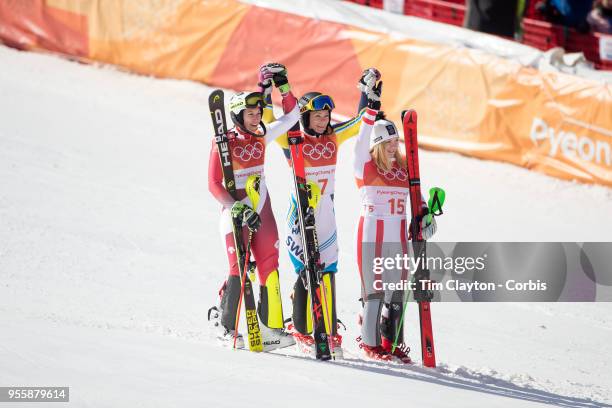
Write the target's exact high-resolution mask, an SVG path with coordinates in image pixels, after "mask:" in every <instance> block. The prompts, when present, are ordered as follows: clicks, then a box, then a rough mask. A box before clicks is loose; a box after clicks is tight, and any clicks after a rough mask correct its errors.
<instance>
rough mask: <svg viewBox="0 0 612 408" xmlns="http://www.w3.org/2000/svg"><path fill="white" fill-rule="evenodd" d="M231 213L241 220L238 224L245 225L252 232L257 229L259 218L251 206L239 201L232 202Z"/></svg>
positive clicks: (259, 223)
mask: <svg viewBox="0 0 612 408" xmlns="http://www.w3.org/2000/svg"><path fill="white" fill-rule="evenodd" d="M231 213H232V217H234V218H235V219H236V220H239V221H241V223H240V224H241V225H246V226H247V227H248V229H249V230H250V231H252V232H255V231H257V230H258V229H259V226H260V225H261V218H259V214H257V211H254V210H253V209H252V208H251V207H249V206H248V205H246V204H244V203H242V202H240V201H236V202H235V203H234V205H233V206H232V210H231Z"/></svg>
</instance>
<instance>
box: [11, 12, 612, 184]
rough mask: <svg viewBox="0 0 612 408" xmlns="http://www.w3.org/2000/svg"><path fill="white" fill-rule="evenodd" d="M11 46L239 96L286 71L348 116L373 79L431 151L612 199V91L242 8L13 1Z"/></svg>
mask: <svg viewBox="0 0 612 408" xmlns="http://www.w3.org/2000/svg"><path fill="white" fill-rule="evenodd" d="M0 39H1V40H2V41H4V42H6V43H8V44H11V45H14V46H18V47H19V48H24V49H37V48H41V49H46V50H51V51H55V52H60V53H63V54H65V55H68V56H70V57H74V58H84V59H87V60H95V61H101V62H104V63H109V64H115V65H118V66H122V67H125V68H127V69H130V70H132V71H134V72H138V73H142V74H146V75H156V76H159V77H171V78H182V79H191V80H196V81H201V82H204V83H206V84H209V85H212V86H219V87H224V88H231V89H253V88H254V87H255V84H256V82H257V71H258V67H259V65H260V64H262V63H265V62H269V61H277V62H282V63H284V64H285V65H287V67H288V69H289V77H290V80H291V84H292V86H293V89H294V92H295V94H296V95H298V96H299V95H300V94H301V93H305V92H307V91H311V90H318V91H321V92H325V93H328V94H330V95H332V96H333V97H334V99H335V102H336V106H337V111H338V112H339V113H341V114H344V115H347V116H350V115H354V114H355V110H356V107H357V103H358V98H359V93H358V90H357V88H356V86H355V84H356V81H357V79H358V78H359V75H360V74H361V72H362V70H363V69H365V68H367V67H370V66H375V67H377V68H379V69H380V70H381V72H382V73H383V77H384V78H383V79H384V81H385V90H384V95H383V108H384V109H385V111H386V112H387V113H388V115H389V117H390V118H391V119H395V120H399V113H400V111H401V110H402V109H405V108H408V107H410V108H414V109H416V110H417V111H418V112H419V117H420V119H421V120H420V133H421V135H423V136H422V137H421V138H420V140H421V143H422V146H424V147H427V148H432V149H441V150H446V151H455V152H459V153H463V154H466V155H470V156H474V157H480V158H484V159H492V160H501V161H506V162H510V163H514V164H517V165H520V166H524V167H527V168H531V169H535V170H538V171H541V172H544V173H547V174H549V175H552V176H555V177H560V178H564V179H577V180H581V181H584V182H591V183H599V184H603V185H608V186H612V87H611V86H610V85H606V84H603V83H598V82H595V81H589V80H585V79H581V78H577V77H574V76H570V75H565V74H559V73H541V72H539V71H537V70H535V69H531V68H525V67H523V66H521V65H520V64H519V63H518V62H513V61H509V60H505V59H502V58H498V57H496V56H493V55H488V54H485V53H483V52H481V51H478V50H473V49H465V48H456V47H451V46H445V45H440V44H432V43H428V42H425V41H421V40H414V39H407V38H403V37H399V36H394V35H389V34H384V33H377V32H371V31H368V30H364V29H360V28H356V27H352V26H349V25H345V24H339V23H333V22H327V21H321V20H315V19H310V18H307V17H303V16H298V15H295V14H290V13H283V12H279V11H275V10H272V9H266V8H261V7H257V6H253V5H250V4H245V3H240V2H238V1H235V0H207V1H197V2H195V1H191V0H139V1H138V2H133V1H130V0H46V1H42V0H29V1H27V2H22V1H16V0H10V1H9V0H6V1H0Z"/></svg>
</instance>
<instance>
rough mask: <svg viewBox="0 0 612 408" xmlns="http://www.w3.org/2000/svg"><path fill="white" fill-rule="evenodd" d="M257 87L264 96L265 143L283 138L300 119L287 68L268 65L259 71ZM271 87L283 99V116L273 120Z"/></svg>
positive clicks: (274, 64) (273, 64)
mask: <svg viewBox="0 0 612 408" xmlns="http://www.w3.org/2000/svg"><path fill="white" fill-rule="evenodd" d="M258 85H259V87H260V89H261V92H262V93H263V94H264V96H265V102H266V106H265V108H264V123H267V124H268V129H267V132H266V137H265V139H266V143H270V142H271V141H272V140H275V139H278V138H279V137H280V136H283V135H284V134H285V133H286V132H287V131H288V130H289V129H291V127H292V126H293V125H294V124H295V123H296V122H297V121H298V120H299V119H300V111H299V108H298V106H297V99H296V98H295V96H293V94H292V93H291V86H290V85H289V79H288V77H287V68H286V67H285V66H284V65H282V64H278V63H268V64H264V65H262V66H261V68H260V69H259V84H258ZM272 85H274V86H276V87H277V88H278V90H279V91H280V93H281V96H282V98H283V100H282V106H283V112H284V115H283V116H281V117H280V118H278V120H275V118H274V112H273V110H272V97H271V94H272Z"/></svg>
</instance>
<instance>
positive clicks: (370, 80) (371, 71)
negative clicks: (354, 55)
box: [357, 68, 381, 94]
mask: <svg viewBox="0 0 612 408" xmlns="http://www.w3.org/2000/svg"><path fill="white" fill-rule="evenodd" d="M380 77H381V75H380V71H379V70H377V69H376V68H368V69H366V70H365V71H363V73H362V74H361V78H359V82H358V83H357V88H359V90H360V91H361V92H364V93H366V94H367V93H368V92H369V91H370V90H371V89H372V88H373V87H374V85H375V84H376V81H378V80H380Z"/></svg>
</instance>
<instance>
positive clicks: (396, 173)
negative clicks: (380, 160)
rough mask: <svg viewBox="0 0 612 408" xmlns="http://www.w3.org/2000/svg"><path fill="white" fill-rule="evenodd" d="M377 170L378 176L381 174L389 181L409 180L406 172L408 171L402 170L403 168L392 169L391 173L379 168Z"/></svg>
mask: <svg viewBox="0 0 612 408" xmlns="http://www.w3.org/2000/svg"><path fill="white" fill-rule="evenodd" d="M376 170H377V171H378V174H380V175H381V176H383V177H384V178H386V179H387V180H396V179H397V180H399V181H406V180H408V173H407V172H406V169H402V168H401V167H399V168H396V167H394V168H392V169H391V171H383V170H381V169H379V168H378V167H377V168H376Z"/></svg>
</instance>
